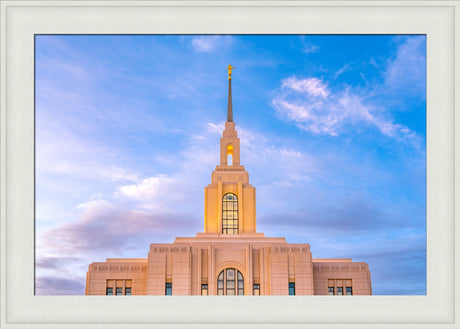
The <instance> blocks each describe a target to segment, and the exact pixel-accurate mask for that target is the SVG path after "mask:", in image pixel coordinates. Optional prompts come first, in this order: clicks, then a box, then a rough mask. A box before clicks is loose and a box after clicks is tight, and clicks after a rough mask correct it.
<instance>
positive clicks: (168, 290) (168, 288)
mask: <svg viewBox="0 0 460 329" xmlns="http://www.w3.org/2000/svg"><path fill="white" fill-rule="evenodd" d="M165 295H166V296H171V295H172V283H171V282H166V291H165Z"/></svg>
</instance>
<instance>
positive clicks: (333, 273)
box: [86, 76, 372, 296]
mask: <svg viewBox="0 0 460 329" xmlns="http://www.w3.org/2000/svg"><path fill="white" fill-rule="evenodd" d="M231 111H232V104H231V77H230V76H229V108H228V112H229V113H228V118H230V119H227V120H231V121H227V122H226V123H225V130H224V132H223V136H222V138H221V141H220V164H219V165H217V166H216V169H215V170H214V171H213V173H212V175H211V184H209V185H208V186H207V187H205V193H204V194H205V195H204V203H205V207H204V233H197V234H196V236H195V237H189V238H183V237H181V238H176V240H175V241H174V243H172V244H155V243H154V244H151V245H150V251H149V253H148V256H147V258H146V259H107V261H106V262H100V263H92V264H90V265H89V269H88V272H87V279H86V294H87V295H106V294H108V295H130V294H131V295H177V296H178V295H289V294H291V295H292V294H295V295H328V294H329V295H332V294H333V295H370V294H372V288H371V276H370V271H369V267H368V265H367V264H366V263H362V262H352V261H351V259H316V260H315V259H313V258H312V254H311V252H310V245H308V244H288V243H287V242H286V240H285V239H284V238H271V237H265V235H264V234H263V233H257V232H256V192H255V188H254V187H253V186H252V185H251V184H249V175H248V173H247V172H246V170H245V169H244V167H243V166H242V165H241V164H240V140H239V138H238V134H237V132H236V130H235V123H234V122H233V116H232V115H231V114H232V113H231Z"/></svg>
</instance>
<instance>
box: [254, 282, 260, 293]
mask: <svg viewBox="0 0 460 329" xmlns="http://www.w3.org/2000/svg"><path fill="white" fill-rule="evenodd" d="M259 295H260V284H258V283H254V296H259Z"/></svg>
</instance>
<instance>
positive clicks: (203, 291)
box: [201, 284, 208, 296]
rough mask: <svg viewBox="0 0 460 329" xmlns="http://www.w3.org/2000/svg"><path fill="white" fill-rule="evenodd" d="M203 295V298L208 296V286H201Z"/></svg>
mask: <svg viewBox="0 0 460 329" xmlns="http://www.w3.org/2000/svg"><path fill="white" fill-rule="evenodd" d="M201 294H202V295H203V296H206V295H207V294H208V285H207V284H202V285H201Z"/></svg>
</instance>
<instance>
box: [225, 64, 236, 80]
mask: <svg viewBox="0 0 460 329" xmlns="http://www.w3.org/2000/svg"><path fill="white" fill-rule="evenodd" d="M234 68H235V67H233V66H232V64H228V67H227V69H228V80H232V69H234Z"/></svg>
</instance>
